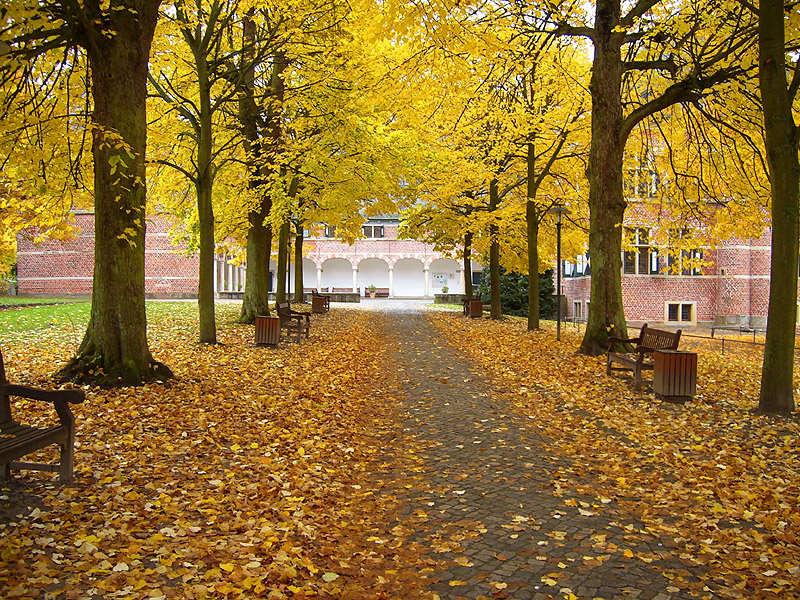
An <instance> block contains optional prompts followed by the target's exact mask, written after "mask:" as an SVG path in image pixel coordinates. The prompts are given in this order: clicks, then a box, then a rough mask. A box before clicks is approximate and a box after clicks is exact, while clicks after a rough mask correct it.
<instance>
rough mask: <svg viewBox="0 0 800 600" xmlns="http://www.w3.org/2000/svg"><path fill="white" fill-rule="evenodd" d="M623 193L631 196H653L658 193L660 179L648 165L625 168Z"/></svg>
mask: <svg viewBox="0 0 800 600" xmlns="http://www.w3.org/2000/svg"><path fill="white" fill-rule="evenodd" d="M625 175H626V176H625V181H624V188H625V194H626V195H627V196H630V197H633V198H653V197H655V196H656V194H657V193H658V187H659V185H660V180H659V177H658V173H657V172H656V171H654V170H653V169H651V168H650V167H649V166H646V165H644V166H638V167H632V168H629V169H627V171H626V173H625Z"/></svg>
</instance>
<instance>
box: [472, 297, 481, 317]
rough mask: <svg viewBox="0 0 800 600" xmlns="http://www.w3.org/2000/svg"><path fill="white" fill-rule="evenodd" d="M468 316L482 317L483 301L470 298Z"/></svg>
mask: <svg viewBox="0 0 800 600" xmlns="http://www.w3.org/2000/svg"><path fill="white" fill-rule="evenodd" d="M469 316H470V317H473V318H476V319H480V318H482V317H483V302H481V301H480V300H470V302H469Z"/></svg>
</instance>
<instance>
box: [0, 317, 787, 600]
mask: <svg viewBox="0 0 800 600" xmlns="http://www.w3.org/2000/svg"><path fill="white" fill-rule="evenodd" d="M218 310H219V311H220V317H221V318H220V323H221V328H220V335H219V338H220V341H221V342H222V345H220V346H217V347H201V346H198V345H197V344H196V343H195V333H194V324H195V316H194V314H192V313H187V314H185V315H183V316H181V315H176V314H171V315H169V318H163V319H159V318H156V319H151V331H150V339H151V345H152V350H153V353H154V355H155V356H156V358H157V359H159V360H163V361H164V362H166V363H167V364H169V366H170V367H171V368H172V369H173V370H174V371H175V373H176V375H177V380H176V381H173V382H169V383H167V384H163V385H155V384H154V385H148V386H145V387H142V388H129V389H122V390H89V392H88V399H87V401H86V402H85V403H84V404H82V405H79V406H77V407H76V408H75V413H76V417H77V421H78V447H77V456H76V481H75V483H74V484H72V485H70V486H57V485H54V484H53V483H52V478H51V476H50V475H44V474H31V473H26V474H25V476H24V477H22V478H20V479H19V480H18V481H17V482H16V483H14V484H13V485H12V486H11V487H10V488H8V487H4V486H3V485H2V484H0V501H2V502H5V503H6V508H5V509H3V510H0V596H2V597H3V598H5V597H8V598H36V599H44V598H65V599H70V598H103V599H105V598H160V597H165V598H262V597H263V598H271V599H273V600H275V599H280V598H298V599H302V598H306V597H321V598H326V597H331V598H333V597H335V598H363V599H368V600H371V599H377V600H379V599H381V598H400V599H403V600H411V599H417V598H433V597H434V596H433V594H432V593H430V592H427V591H426V587H427V584H428V580H427V577H428V576H429V575H432V574H434V573H435V572H436V570H437V568H438V565H437V563H436V562H435V560H434V559H433V558H431V557H429V556H426V555H425V554H424V548H423V547H422V546H421V545H419V544H418V543H416V542H414V541H412V540H413V539H414V536H413V529H414V518H413V515H411V516H409V517H408V518H407V519H405V520H403V519H404V517H401V516H400V515H403V514H404V513H403V511H402V507H401V506H400V505H399V504H398V501H397V500H396V499H395V494H393V493H392V491H391V489H387V488H386V487H385V486H384V485H382V484H381V485H378V484H377V483H376V482H378V481H379V480H380V479H381V478H382V477H383V473H386V472H403V471H404V470H406V471H408V472H413V471H415V470H416V469H418V468H419V466H418V465H417V464H415V462H414V461H415V460H417V458H416V453H415V448H414V447H413V444H412V443H411V442H410V441H409V439H408V438H407V437H406V436H405V435H404V433H403V431H402V422H403V414H402V410H403V407H402V405H401V402H400V401H399V398H400V392H399V389H400V385H399V383H398V376H397V374H396V373H395V370H394V369H393V348H392V343H393V342H392V339H391V337H390V336H387V335H385V333H384V332H383V330H382V329H381V327H380V326H379V324H380V319H381V318H382V317H381V315H379V314H377V313H370V312H365V311H351V310H345V309H338V308H334V310H333V311H332V312H331V313H330V314H327V315H320V316H315V317H314V319H313V324H312V336H311V339H310V340H309V341H307V342H304V343H303V344H300V345H292V344H285V345H283V346H282V347H281V348H279V349H277V350H273V349H268V348H257V347H255V346H254V345H253V343H252V339H253V329H252V326H241V325H233V324H230V323H229V321H230V320H232V319H233V317H234V315H235V307H233V306H224V307H221V308H219V309H218ZM430 318H431V319H432V320H433V321H434V323H435V324H436V326H437V327H438V330H439V333H440V336H439V340H440V343H442V344H445V343H450V344H453V345H454V346H455V347H456V348H457V349H458V351H459V352H460V353H462V354H463V353H466V355H467V356H468V357H469V358H470V360H472V361H473V362H474V364H475V365H477V366H478V368H480V369H483V370H485V371H486V372H487V373H488V374H489V376H490V379H491V380H492V381H493V382H494V390H493V391H492V392H491V393H492V394H493V395H496V396H497V397H498V398H503V399H504V400H507V401H508V402H511V403H512V405H513V406H514V407H515V409H516V410H517V411H519V412H520V413H521V414H523V415H526V416H527V417H533V418H532V419H529V420H530V422H532V423H534V426H535V427H538V428H540V430H541V431H542V433H543V434H544V435H546V436H547V438H548V439H549V440H551V441H552V448H551V450H552V451H553V452H554V453H557V454H561V455H563V456H566V457H569V458H571V459H577V460H576V461H572V460H571V461H567V463H566V464H573V463H574V464H577V465H579V466H578V467H575V468H574V469H571V468H564V469H562V470H560V471H559V472H558V473H557V477H556V479H555V481H554V482H553V487H552V488H550V489H549V490H548V491H547V493H552V494H555V495H556V496H559V497H561V496H563V498H564V502H565V505H567V506H569V503H570V502H574V500H572V498H574V497H575V493H578V494H580V495H581V496H584V497H592V498H595V499H596V501H595V502H594V503H593V504H592V505H591V506H590V507H588V508H589V509H591V510H593V511H610V512H613V511H620V512H626V513H629V514H635V515H637V516H638V517H639V518H640V520H641V522H643V523H644V524H645V525H646V527H647V529H648V530H650V531H653V532H655V533H656V534H657V535H658V536H665V537H669V538H671V539H675V540H676V547H677V548H680V554H681V556H680V557H679V558H680V560H682V561H683V562H684V563H685V564H687V565H689V566H691V565H692V564H695V563H696V564H697V566H698V572H702V573H703V577H704V578H705V579H704V580H703V581H702V583H701V584H700V585H699V587H698V588H697V589H696V590H691V591H694V592H696V594H697V596H698V597H702V596H707V597H743V598H755V597H765V598H793V597H798V592H797V590H798V589H799V588H800V546H799V545H798V541H797V538H796V536H797V534H798V531H800V508H799V507H800V503H799V502H798V500H800V498H798V494H799V491H800V487H799V484H800V473H798V471H800V462H799V461H798V458H799V457H800V437H798V433H800V427H798V423H797V421H796V420H777V419H770V418H764V417H755V416H753V415H752V414H751V413H750V409H751V408H752V407H753V406H754V404H755V398H756V397H757V386H758V384H757V382H758V378H759V360H760V357H759V356H758V355H757V354H755V353H753V352H751V351H749V350H747V349H746V348H745V347H742V349H739V350H737V352H735V353H730V352H728V353H726V354H725V355H724V356H722V355H721V354H720V353H719V345H718V344H716V343H715V344H714V345H713V346H712V345H708V344H707V343H705V342H701V341H694V340H690V339H687V340H686V342H687V345H688V344H693V345H695V346H696V348H697V350H698V352H699V353H700V360H699V377H698V387H699V389H698V397H697V399H696V401H694V402H692V403H689V404H686V405H684V406H680V405H671V404H665V403H662V402H660V401H658V400H656V399H655V397H654V396H653V395H652V393H650V392H649V391H648V390H647V389H646V390H645V391H643V392H633V391H632V389H631V385H630V380H626V379H622V378H608V377H606V376H605V369H604V363H603V361H602V359H595V358H587V357H583V356H579V355H577V354H575V353H574V349H575V348H576V347H577V345H578V342H579V337H578V336H579V333H578V332H577V331H576V330H574V329H567V330H565V331H564V332H563V341H562V342H560V343H557V342H556V341H555V336H554V332H553V331H545V332H534V333H527V332H525V331H524V327H523V325H522V324H521V323H520V322H519V321H515V320H510V321H503V322H499V323H498V322H492V321H489V320H472V319H464V318H463V317H461V316H460V315H455V314H449V313H433V312H432V313H431V316H430ZM75 337H76V336H75V333H74V331H72V330H70V331H69V332H67V331H66V330H65V329H61V328H59V327H53V328H52V329H50V330H47V331H39V332H38V333H36V334H35V335H31V336H23V337H22V338H20V339H19V341H17V342H10V341H8V338H6V340H5V341H4V344H3V353H4V356H5V359H6V368H7V372H8V376H9V379H10V380H12V381H14V382H16V383H34V384H37V383H39V384H41V383H44V382H46V377H47V375H48V374H49V373H52V372H53V371H54V370H55V368H56V367H57V366H59V365H60V364H61V363H62V362H63V361H64V360H65V358H66V357H68V356H69V355H70V354H71V352H73V351H74V344H75V343H76V342H75ZM22 414H23V420H30V419H33V418H34V416H33V415H34V414H37V413H33V412H29V411H28V410H25V411H24V412H23V413H22ZM387 456H393V457H394V458H393V460H394V461H396V464H393V465H387V464H386V460H387ZM573 510H574V509H573ZM633 535H635V532H634V533H633ZM631 558H632V559H634V560H641V561H645V562H646V561H647V560H650V558H649V557H647V556H633V557H631ZM673 583H674V589H676V590H685V589H686V588H687V586H688V587H691V586H692V585H697V584H695V583H693V582H688V581H682V580H676V581H674V582H673ZM703 587H705V588H707V589H706V590H703ZM511 597H513V596H511ZM559 597H560V596H559Z"/></svg>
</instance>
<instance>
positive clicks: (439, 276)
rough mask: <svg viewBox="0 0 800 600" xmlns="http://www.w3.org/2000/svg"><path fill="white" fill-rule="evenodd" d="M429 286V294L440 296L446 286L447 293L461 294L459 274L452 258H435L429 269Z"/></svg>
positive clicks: (457, 266) (456, 264)
mask: <svg viewBox="0 0 800 600" xmlns="http://www.w3.org/2000/svg"><path fill="white" fill-rule="evenodd" d="M429 270H430V278H431V286H430V293H431V295H433V294H440V293H442V288H443V287H445V286H447V288H448V292H449V293H459V292H461V274H460V272H459V270H460V267H459V264H458V263H457V262H456V261H454V260H453V259H452V258H437V259H435V260H433V261H432V262H431V265H430V267H429Z"/></svg>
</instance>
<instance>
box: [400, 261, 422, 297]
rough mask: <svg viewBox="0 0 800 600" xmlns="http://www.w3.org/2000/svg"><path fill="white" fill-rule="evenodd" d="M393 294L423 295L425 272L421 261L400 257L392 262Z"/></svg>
mask: <svg viewBox="0 0 800 600" xmlns="http://www.w3.org/2000/svg"><path fill="white" fill-rule="evenodd" d="M393 279H394V295H395V296H397V297H401V298H422V297H424V296H425V272H424V271H423V269H422V261H421V260H417V259H416V258H401V259H400V260H398V261H397V262H396V263H395V264H394V276H393Z"/></svg>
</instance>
